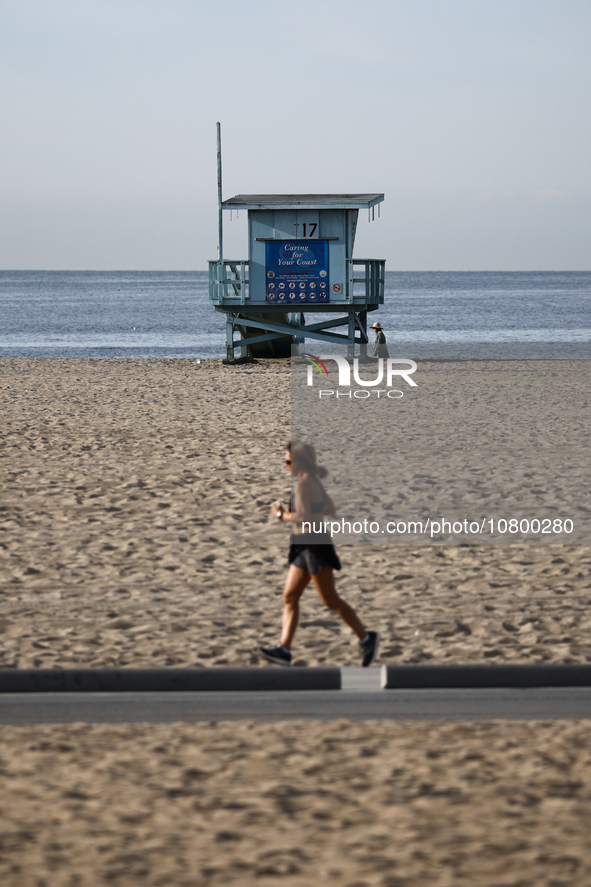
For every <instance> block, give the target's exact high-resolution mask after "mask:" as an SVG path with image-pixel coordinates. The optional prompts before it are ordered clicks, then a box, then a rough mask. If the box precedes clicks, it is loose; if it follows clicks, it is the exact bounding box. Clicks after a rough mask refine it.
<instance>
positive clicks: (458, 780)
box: [0, 358, 591, 887]
mask: <svg viewBox="0 0 591 887" xmlns="http://www.w3.org/2000/svg"><path fill="white" fill-rule="evenodd" d="M289 386H290V379H289V367H288V364H287V363H286V362H273V363H272V362H259V363H256V364H253V365H245V366H239V367H233V368H229V367H224V366H222V365H221V362H219V361H202V362H201V363H200V364H196V363H193V362H192V361H181V360H175V361H164V360H154V361H142V360H126V361H106V360H105V361H103V360H28V359H21V358H19V359H14V360H10V359H4V360H2V361H0V397H1V400H2V417H3V419H2V426H1V428H0V478H1V479H0V494H1V500H0V508H1V509H2V511H1V521H0V558H1V569H2V587H1V592H2V593H1V595H0V628H1V630H2V634H1V636H0V637H1V640H0V651H1V660H0V665H1V666H3V667H7V666H8V667H31V666H34V667H67V666H69V667H72V666H87V667H88V666H92V667H99V666H125V665H127V666H153V665H170V666H172V665H223V664H232V665H240V664H242V665H255V664H256V665H261V667H271V666H266V665H265V664H264V663H261V662H260V661H259V660H258V658H257V655H256V647H257V644H258V642H259V641H263V642H274V641H276V640H277V637H278V626H279V619H280V611H281V587H282V583H283V580H284V576H285V571H286V551H287V547H288V541H289V534H288V528H287V526H286V525H284V526H280V525H278V524H277V522H276V521H272V520H270V519H269V517H268V510H269V505H270V502H271V501H273V499H275V498H277V497H278V496H280V497H281V498H283V499H284V500H287V498H288V496H289V481H288V478H287V477H286V474H285V468H284V466H283V443H284V442H285V440H286V439H287V438H288V437H289V434H290V415H289ZM339 553H340V556H341V559H342V561H343V572H342V574H341V575H340V577H339V588H340V589H341V591H342V592H343V594H344V595H345V596H346V598H347V599H348V600H350V601H351V603H353V604H354V606H355V607H357V608H358V610H359V612H360V614H361V615H362V617H364V618H365V619H366V621H367V623H368V625H370V626H371V627H375V628H378V629H379V630H380V631H381V632H382V634H383V644H382V648H381V657H380V660H379V662H421V661H434V662H437V661H449V662H470V661H472V662H476V661H508V660H512V661H518V662H519V661H521V662H534V661H542V660H550V661H563V662H573V661H589V660H590V659H591V641H590V631H589V629H590V627H591V618H590V616H589V604H590V598H591V594H590V591H589V563H590V559H591V551H590V548H589V546H579V547H576V546H566V545H544V546H542V545H537V546H532V545H530V546H525V545H515V546H508V547H498V546H484V545H481V546H467V547H458V546H455V547H454V546H434V547H431V546H416V545H415V546H412V545H408V546H387V547H380V546H369V545H363V546H342V547H341V548H340V549H339ZM294 654H295V661H296V662H297V663H301V664H309V665H316V664H332V665H347V664H352V663H357V662H358V653H357V649H356V642H355V638H353V637H352V636H351V634H350V633H349V632H348V631H347V629H346V628H344V627H343V626H342V625H341V624H339V622H338V620H337V618H336V617H335V616H334V614H332V613H330V612H328V611H326V610H324V609H323V608H322V607H321V605H320V603H319V601H318V599H317V596H316V594H315V592H314V591H312V590H311V591H309V592H308V593H307V594H306V596H305V597H304V601H303V608H302V619H301V623H300V629H299V633H298V637H297V644H296V647H295V649H294ZM590 743H591V722H580V723H575V722H555V723H518V722H509V723H501V722H491V723H479V724H445V723H442V724H433V723H429V724H420V723H394V722H381V723H350V722H346V721H338V722H329V723H314V722H306V723H299V722H290V723H289V724H282V723H278V724H265V723H251V722H232V723H219V724H196V725H193V724H186V723H185V724H172V725H171V724H164V725H155V724H133V725H117V726H106V725H100V726H99V725H82V724H81V725H68V726H60V725H54V726H36V727H3V728H0V766H1V767H2V792H1V795H2V804H1V806H0V817H1V826H0V836H1V841H0V883H2V885H6V887H94V885H103V884H104V885H107V884H110V885H115V887H128V885H129V887H131V885H139V884H145V885H150V887H151V885H154V887H156V885H158V887H201V885H203V887H210V885H216V887H217V885H222V884H236V885H238V884H239V885H246V887H250V885H255V884H256V885H260V884H269V885H275V884H281V885H287V887H309V885H316V884H321V883H330V884H331V885H335V887H419V885H420V887H463V885H465V887H474V885H475V884H478V885H482V887H510V885H511V887H517V885H519V887H530V885H531V887H539V885H547V887H559V885H560V887H567V885H568V887H578V885H581V887H583V885H585V887H586V885H587V884H589V882H590V880H591V871H590V862H589V853H588V840H589V839H588V835H589V830H590V826H591V823H590V815H591V806H590V804H589V785H590V784H591V767H590V754H589V747H590Z"/></svg>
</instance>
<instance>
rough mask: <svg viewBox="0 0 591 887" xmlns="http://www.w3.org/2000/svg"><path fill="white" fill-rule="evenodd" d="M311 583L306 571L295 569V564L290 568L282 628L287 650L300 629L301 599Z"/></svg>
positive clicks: (286, 583) (285, 590)
mask: <svg viewBox="0 0 591 887" xmlns="http://www.w3.org/2000/svg"><path fill="white" fill-rule="evenodd" d="M309 581H310V574H309V573H308V572H307V571H306V570H302V569H301V567H294V565H293V564H292V565H291V566H290V568H289V570H288V573H287V579H286V580H285V589H284V591H283V624H282V627H281V646H282V647H285V649H286V650H289V649H291V645H292V642H293V636H294V634H295V632H296V628H297V627H298V618H299V615H300V598H301V596H302V595H303V593H304V590H305V588H306V585H307V584H308V582H309Z"/></svg>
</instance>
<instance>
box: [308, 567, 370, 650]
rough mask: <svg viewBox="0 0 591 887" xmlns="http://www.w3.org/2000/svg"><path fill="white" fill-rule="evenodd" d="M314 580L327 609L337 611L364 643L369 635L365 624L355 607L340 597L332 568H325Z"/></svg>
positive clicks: (313, 577)
mask: <svg viewBox="0 0 591 887" xmlns="http://www.w3.org/2000/svg"><path fill="white" fill-rule="evenodd" d="M312 579H313V580H314V585H315V586H316V588H317V590H318V594H319V595H320V598H321V600H322V603H323V604H324V605H325V607H330V609H331V610H335V611H336V612H337V613H338V614H339V616H340V617H341V619H342V620H343V622H346V623H347V625H348V626H349V627H350V628H352V629H353V631H354V632H355V634H356V635H357V637H358V638H359V640H360V641H362V640H363V639H364V637H365V635H366V634H367V632H366V630H365V628H364V626H363V622H362V621H361V620H360V618H359V616H358V615H357V613H356V612H355V610H354V609H353V607H352V606H351V605H350V604H348V603H347V601H344V600H343V599H342V597H339V596H338V594H337V590H336V588H335V584H334V573H333V570H332V567H323V568H322V570H320V572H318V573H316V575H314V576H312Z"/></svg>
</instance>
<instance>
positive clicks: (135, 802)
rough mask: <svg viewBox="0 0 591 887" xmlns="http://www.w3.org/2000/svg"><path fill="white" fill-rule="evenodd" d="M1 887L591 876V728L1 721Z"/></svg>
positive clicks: (525, 885) (518, 883)
mask: <svg viewBox="0 0 591 887" xmlns="http://www.w3.org/2000/svg"><path fill="white" fill-rule="evenodd" d="M0 742H1V755H2V762H1V763H2V784H3V788H2V800H3V804H2V809H1V811H0V830H1V834H2V844H1V847H0V879H1V881H2V884H3V885H6V887H41V885H47V887H50V885H51V887H72V885H77V887H94V885H109V884H110V885H115V887H135V885H140V884H141V885H149V887H169V885H174V887H213V885H216V887H217V885H222V884H235V885H247V887H254V885H257V887H258V885H261V884H263V885H269V887H271V885H276V884H282V885H283V884H285V885H288V887H310V885H316V884H331V885H335V887H419V885H420V887H475V885H479V887H587V885H588V884H589V881H590V879H591V863H590V860H589V829H590V828H591V805H590V788H589V786H590V778H591V757H590V752H589V746H590V743H591V722H589V721H587V722H579V723H564V722H556V723H547V722H544V723H541V722H532V723H528V724H524V723H519V722H517V723H516V722H513V723H505V724H503V723H499V722H487V723H481V724H422V723H407V724H396V723H391V722H380V723H376V722H366V723H357V724H352V723H350V722H346V721H335V722H332V723H328V724H327V723H324V724H323V723H318V722H308V723H305V724H302V723H297V722H295V723H289V724H260V723H252V722H239V723H231V724H230V723H220V724H198V725H191V724H166V725H154V724H152V725H143V724H135V725H119V726H89V725H84V724H80V725H70V726H68V727H62V726H43V727H20V728H16V727H4V728H2V729H0Z"/></svg>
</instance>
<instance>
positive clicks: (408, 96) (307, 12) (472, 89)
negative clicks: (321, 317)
mask: <svg viewBox="0 0 591 887" xmlns="http://www.w3.org/2000/svg"><path fill="white" fill-rule="evenodd" d="M590 38H591V2H589V0H365V2H360V0H356V2H350V0H297V2H284V0H249V2H244V0H240V2H237V0H217V2H200V0H0V83H1V84H2V87H1V91H0V119H1V120H2V126H1V127H0V169H1V180H0V200H1V204H2V213H1V215H0V218H1V222H0V267H2V268H54V269H67V268H72V269H147V270H149V269H194V268H205V267H206V263H207V260H208V259H214V258H215V257H216V243H217V214H216V213H217V211H216V167H215V123H216V120H218V119H219V120H221V122H222V127H223V153H224V197H230V196H232V195H233V194H236V193H244V192H246V193H248V192H267V193H273V192H282V193H284V192H298V191H307V192H309V191H312V192H315V191H316V192H339V191H384V192H385V194H386V201H385V203H384V204H383V206H382V215H381V219H380V220H379V221H377V220H376V222H374V223H373V224H371V225H368V224H367V221H366V218H365V217H363V216H362V219H361V221H362V224H361V225H360V228H359V234H358V242H357V249H356V254H357V255H359V256H364V257H376V258H385V259H386V260H387V262H388V265H387V267H388V268H389V269H391V270H395V269H403V270H431V269H432V270H494V269H499V270H531V269H540V270H560V269H573V270H577V269H578V270H582V269H589V268H591V261H590V258H589V255H590V246H591V163H590V159H589V158H590V156H591V101H590V91H591V39H590ZM244 221H245V220H244V219H240V220H239V221H238V222H236V221H234V222H232V223H231V224H230V222H229V218H228V217H227V224H226V231H227V233H226V250H225V252H226V255H227V256H228V257H230V258H246V240H245V227H244ZM230 254H231V255H230Z"/></svg>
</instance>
